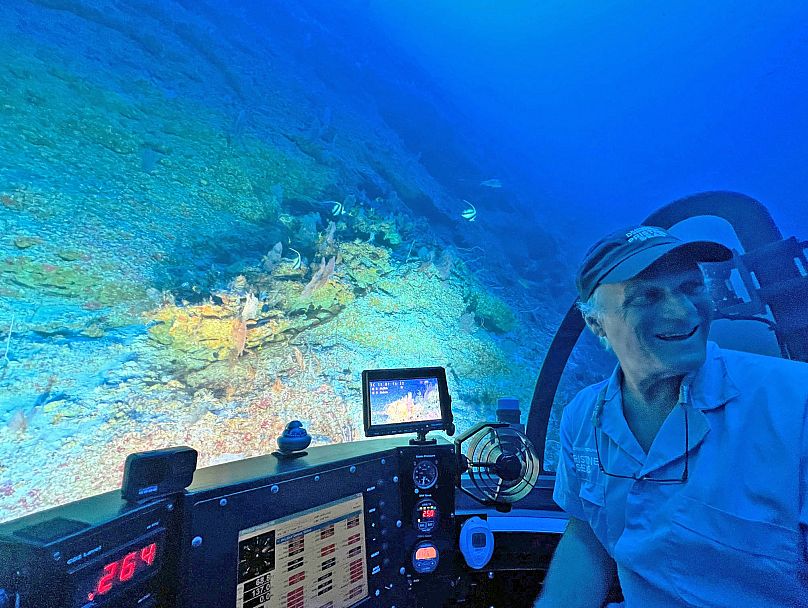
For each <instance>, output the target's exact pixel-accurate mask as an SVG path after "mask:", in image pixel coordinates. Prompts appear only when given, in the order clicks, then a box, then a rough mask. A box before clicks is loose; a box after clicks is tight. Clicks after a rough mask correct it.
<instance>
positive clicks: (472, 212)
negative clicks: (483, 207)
mask: <svg viewBox="0 0 808 608" xmlns="http://www.w3.org/2000/svg"><path fill="white" fill-rule="evenodd" d="M463 202H464V203H466V204H467V205H468V206H469V207H468V209H464V210H463V213H461V214H460V215H462V216H463V219H465V220H468V221H470V222H473V221H474V220H475V219H476V218H477V209H476V208H475V207H474V205H472V204H471V203H470V202H468V201H467V200H465V199H464V200H463Z"/></svg>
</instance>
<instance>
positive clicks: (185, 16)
mask: <svg viewBox="0 0 808 608" xmlns="http://www.w3.org/2000/svg"><path fill="white" fill-rule="evenodd" d="M273 11H274V12H273V15H272V16H273V19H265V20H264V21H263V22H262V23H261V24H260V25H257V24H256V23H255V22H254V21H253V20H252V19H251V18H250V16H249V15H247V14H245V13H244V12H241V13H239V12H237V11H236V12H230V11H226V10H224V9H222V8H219V7H218V3H214V2H208V3H196V2H194V3H188V2H181V1H177V2H159V3H152V2H135V1H118V2H115V1H111V0H110V1H109V2H102V1H92V2H91V1H89V0H31V1H24V0H13V1H10V2H4V3H3V8H2V9H0V33H2V35H0V54H1V55H2V57H3V61H2V62H1V63H0V125H2V132H3V133H4V137H3V139H2V142H1V143H0V146H2V151H1V152H0V155H2V163H1V164H0V227H2V239H1V240H0V356H2V361H0V394H2V398H1V399H0V521H2V520H8V519H12V518H15V517H18V516H21V515H24V514H27V513H29V512H33V511H36V510H41V509H44V508H47V507H51V506H54V505H58V504H63V503H66V502H69V501H72V500H76V499H79V498H83V497H86V496H89V495H93V494H97V493H99V492H103V491H107V490H111V489H115V488H117V487H119V484H120V481H121V475H122V470H123V463H124V460H125V458H126V456H127V454H129V453H131V452H135V451H142V450H151V449H157V448H163V447H169V446H176V445H189V446H192V447H194V448H195V449H197V450H198V451H199V453H200V463H199V464H200V466H208V465H211V464H216V463H222V462H227V461H229V460H234V459H242V458H247V457H251V456H257V455H261V454H266V453H268V452H269V451H271V450H273V449H275V448H276V443H275V441H276V437H277V436H278V435H279V434H280V433H281V431H282V430H283V428H284V425H285V424H286V423H287V422H288V421H290V420H292V419H299V420H302V421H303V422H304V424H305V425H306V427H307V429H308V431H309V433H311V435H312V436H313V440H314V441H313V443H314V445H317V444H326V443H332V442H344V441H351V440H356V439H361V438H363V431H362V419H361V386H360V374H361V372H362V370H363V369H370V368H380V367H411V366H422V365H441V366H444V367H445V368H446V369H447V375H448V379H449V384H450V389H451V392H452V395H453V398H454V403H453V405H454V412H455V419H456V422H457V425H458V429H460V430H463V429H466V428H468V427H469V426H470V425H472V424H474V423H476V422H478V421H479V420H482V419H486V418H491V417H492V414H493V411H494V408H495V406H496V400H497V398H498V397H501V396H506V395H507V396H516V397H518V398H519V399H520V400H521V401H522V403H523V407H524V405H527V403H529V400H530V397H531V395H532V390H533V384H534V382H535V376H536V371H537V365H538V362H539V361H540V355H541V353H543V352H544V351H545V350H546V348H547V345H548V343H549V339H550V336H551V335H552V331H553V325H554V324H555V323H556V322H557V321H558V319H559V318H560V316H561V314H562V312H563V309H564V307H565V306H566V305H568V303H569V301H571V298H572V291H571V285H570V284H569V280H568V278H566V277H568V276H569V275H570V272H571V269H570V266H569V264H568V263H567V261H566V260H565V259H563V256H562V255H561V254H560V251H559V249H558V247H557V244H556V241H555V239H554V238H553V237H552V236H551V235H550V234H549V233H548V232H546V231H544V230H543V229H542V228H541V224H540V222H538V221H534V218H531V217H529V216H525V215H523V216H522V217H521V219H520V221H519V222H515V221H514V219H513V217H514V216H513V214H512V213H509V209H510V210H512V208H511V205H512V204H513V200H512V198H511V197H512V196H513V194H512V193H510V192H508V189H507V188H506V187H503V186H502V184H501V183H500V181H499V179H498V178H496V177H491V176H490V175H486V173H485V172H484V169H483V168H482V164H481V162H482V161H481V157H480V153H479V152H478V151H475V150H473V149H472V147H471V146H469V144H468V142H467V141H465V140H464V139H463V138H462V137H460V136H457V135H453V134H452V132H451V130H450V126H445V125H443V124H442V122H441V121H444V120H445V122H446V125H449V124H450V119H449V117H444V116H440V115H439V114H438V112H437V110H436V109H435V107H436V106H435V105H434V103H433V100H432V99H431V97H430V95H431V93H429V92H423V91H421V90H420V89H419V88H418V86H417V85H416V84H413V83H407V82H403V79H402V77H400V73H402V72H403V71H406V70H409V69H410V68H409V67H408V66H406V65H403V64H402V65H392V66H389V67H388V66H385V65H384V64H383V63H382V64H380V66H379V67H377V68H373V69H371V68H370V67H357V65H356V62H354V61H352V60H351V58H350V56H349V52H350V48H348V47H346V46H343V43H342V42H340V40H338V39H337V40H335V39H333V37H332V36H331V34H330V33H329V32H327V31H321V29H320V26H319V24H318V22H317V21H316V20H315V19H314V17H312V16H310V15H308V14H307V13H306V12H305V11H304V10H303V9H302V8H300V7H299V6H298V5H296V4H294V3H278V4H277V5H276V6H275V7H274V8H273ZM346 44H347V43H346ZM380 44H381V42H380ZM397 70H398V72H397ZM410 113H412V115H411V114H410ZM419 114H420V116H419ZM419 118H420V119H422V120H423V125H422V126H420V127H419V128H420V129H421V130H422V137H423V138H424V141H431V142H432V143H433V144H434V145H435V146H436V149H435V150H431V151H429V152H427V154H436V153H437V149H438V148H439V149H440V153H441V154H445V155H446V166H447V170H448V168H451V169H452V170H453V171H455V172H456V173H457V174H461V173H462V174H464V175H466V176H469V179H467V180H464V181H463V182H458V181H455V180H452V182H451V183H449V184H448V186H447V185H446V184H443V183H441V179H440V177H439V176H436V175H434V174H433V173H430V171H428V170H427V169H426V167H425V165H424V163H423V162H421V159H420V158H419V155H418V154H417V153H416V152H414V151H413V150H412V149H411V148H410V147H408V145H407V142H406V141H405V140H404V136H403V135H402V134H401V133H402V132H406V130H407V128H408V125H410V123H411V121H414V120H419ZM433 128H434V130H435V132H430V129H433ZM397 129H398V130H399V131H400V132H399V131H397ZM450 159H451V160H450ZM554 284H560V285H563V287H562V288H553V285H554ZM562 296H563V297H562ZM562 300H563V301H562Z"/></svg>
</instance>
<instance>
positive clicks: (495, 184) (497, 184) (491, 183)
mask: <svg viewBox="0 0 808 608" xmlns="http://www.w3.org/2000/svg"><path fill="white" fill-rule="evenodd" d="M480 185H481V186H486V187H488V188H502V182H501V181H499V180H498V179H497V178H493V179H487V180H485V181H483V182H480Z"/></svg>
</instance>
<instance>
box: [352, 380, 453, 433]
mask: <svg viewBox="0 0 808 608" xmlns="http://www.w3.org/2000/svg"><path fill="white" fill-rule="evenodd" d="M362 402H363V415H364V421H365V434H366V435H367V436H368V437H372V436H378V435H394V434H397V433H411V432H416V433H421V432H427V431H439V430H446V431H447V432H448V433H449V434H451V432H453V429H454V425H453V424H452V420H453V417H452V407H451V404H452V398H451V397H450V396H449V389H448V386H447V384H446V370H445V369H444V368H442V367H410V368H400V369H371V370H365V371H363V372H362ZM449 429H452V430H451V432H450V430H449Z"/></svg>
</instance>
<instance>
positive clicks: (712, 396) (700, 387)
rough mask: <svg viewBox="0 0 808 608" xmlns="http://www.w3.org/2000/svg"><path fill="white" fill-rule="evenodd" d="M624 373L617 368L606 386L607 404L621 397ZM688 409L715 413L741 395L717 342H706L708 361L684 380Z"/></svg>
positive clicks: (605, 398) (706, 359)
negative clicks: (689, 407) (687, 392)
mask: <svg viewBox="0 0 808 608" xmlns="http://www.w3.org/2000/svg"><path fill="white" fill-rule="evenodd" d="M622 383H623V372H622V370H621V369H620V365H619V364H618V365H617V366H616V367H615V368H614V371H613V372H612V375H611V376H610V377H609V381H608V383H607V386H606V394H605V397H604V401H605V402H609V401H611V400H612V399H614V398H615V397H620V388H621V386H622ZM683 383H685V384H686V385H687V387H688V388H687V390H688V391H689V393H690V394H689V396H688V397H689V398H688V399H687V400H688V402H689V405H690V406H691V407H694V408H696V409H699V410H712V409H715V408H717V407H720V406H722V405H724V404H725V403H727V402H728V401H729V400H731V399H733V398H735V397H737V396H738V395H740V391H739V390H738V387H737V385H736V384H735V382H733V380H732V378H731V377H730V375H729V372H728V371H727V365H726V362H725V361H724V355H723V354H722V351H721V349H720V348H719V347H718V345H717V344H716V343H715V342H707V357H706V358H705V360H704V364H703V365H702V366H701V367H700V368H699V369H698V370H697V371H695V372H693V373H692V374H688V375H687V376H685V379H684V380H683Z"/></svg>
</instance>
